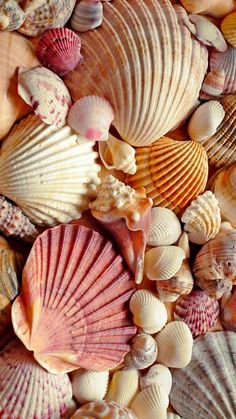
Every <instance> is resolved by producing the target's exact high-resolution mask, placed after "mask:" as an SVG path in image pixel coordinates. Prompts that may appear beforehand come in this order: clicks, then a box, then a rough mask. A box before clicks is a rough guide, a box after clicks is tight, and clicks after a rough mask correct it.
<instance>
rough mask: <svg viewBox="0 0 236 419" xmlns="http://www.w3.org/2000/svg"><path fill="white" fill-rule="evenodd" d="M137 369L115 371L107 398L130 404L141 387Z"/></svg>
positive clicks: (124, 404) (126, 404) (123, 404)
mask: <svg viewBox="0 0 236 419" xmlns="http://www.w3.org/2000/svg"><path fill="white" fill-rule="evenodd" d="M138 384H139V372H138V370H137V369H128V370H122V371H115V372H114V374H113V377H112V379H111V381H110V384H109V387H108V392H107V394H106V397H105V399H106V400H111V401H114V402H117V403H120V404H122V406H129V405H130V403H131V401H132V399H133V398H134V396H135V394H136V393H137V392H138V388H139V385H138Z"/></svg>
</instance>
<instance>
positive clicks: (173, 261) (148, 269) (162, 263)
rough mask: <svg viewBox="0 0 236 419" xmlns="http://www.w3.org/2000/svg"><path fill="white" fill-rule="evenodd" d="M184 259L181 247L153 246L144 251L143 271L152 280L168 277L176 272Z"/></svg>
mask: <svg viewBox="0 0 236 419" xmlns="http://www.w3.org/2000/svg"><path fill="white" fill-rule="evenodd" d="M184 259H185V253H184V251H183V249H182V248H181V247H178V246H160V247H154V248H153V249H150V250H148V251H147V252H146V253H145V273H146V275H147V277H148V279H151V280H152V281H156V280H162V279H163V280H165V279H170V278H172V277H173V276H174V275H175V274H176V273H177V272H178V270H179V269H180V267H181V265H182V262H183V260H184Z"/></svg>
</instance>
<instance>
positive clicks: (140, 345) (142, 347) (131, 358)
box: [115, 333, 158, 401]
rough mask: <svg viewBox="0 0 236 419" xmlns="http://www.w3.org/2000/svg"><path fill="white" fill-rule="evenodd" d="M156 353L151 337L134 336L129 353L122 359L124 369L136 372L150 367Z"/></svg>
mask: <svg viewBox="0 0 236 419" xmlns="http://www.w3.org/2000/svg"><path fill="white" fill-rule="evenodd" d="M157 353H158V349H157V344H156V341H155V339H154V338H153V337H152V336H150V335H148V334H147V333H140V334H138V335H135V336H134V337H133V339H132V341H131V349H130V352H129V353H128V354H127V355H126V356H125V359H124V362H125V367H127V368H136V369H138V370H143V369H145V368H147V367H150V365H152V364H153V363H154V362H155V361H156V359H157ZM115 401H118V400H115Z"/></svg>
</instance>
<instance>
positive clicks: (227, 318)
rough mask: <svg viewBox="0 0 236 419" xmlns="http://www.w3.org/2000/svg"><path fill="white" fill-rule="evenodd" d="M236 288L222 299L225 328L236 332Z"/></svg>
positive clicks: (221, 315) (222, 321) (222, 315)
mask: <svg viewBox="0 0 236 419" xmlns="http://www.w3.org/2000/svg"><path fill="white" fill-rule="evenodd" d="M235 308H236V288H234V289H233V292H232V293H228V294H226V295H225V296H223V297H222V299H221V305H220V320H221V323H222V324H223V326H224V328H225V329H229V330H233V331H234V332H236V309H235Z"/></svg>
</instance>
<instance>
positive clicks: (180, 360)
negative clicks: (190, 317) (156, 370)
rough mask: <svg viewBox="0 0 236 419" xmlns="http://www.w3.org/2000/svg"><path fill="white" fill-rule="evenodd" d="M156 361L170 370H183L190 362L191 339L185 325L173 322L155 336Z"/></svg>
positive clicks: (180, 322)
mask: <svg viewBox="0 0 236 419" xmlns="http://www.w3.org/2000/svg"><path fill="white" fill-rule="evenodd" d="M155 339H156V342H157V347H158V357H157V361H158V362H160V363H161V364H164V365H166V366H167V367H171V368H185V367H186V366H187V365H188V364H189V362H190V361H191V356H192V348H193V338H192V334H191V331H190V329H189V327H188V326H187V324H186V323H184V322H182V321H177V320H176V321H173V322H170V323H168V324H167V325H166V326H165V327H164V329H163V330H161V331H160V332H159V333H158V334H157V335H156V336H155Z"/></svg>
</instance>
